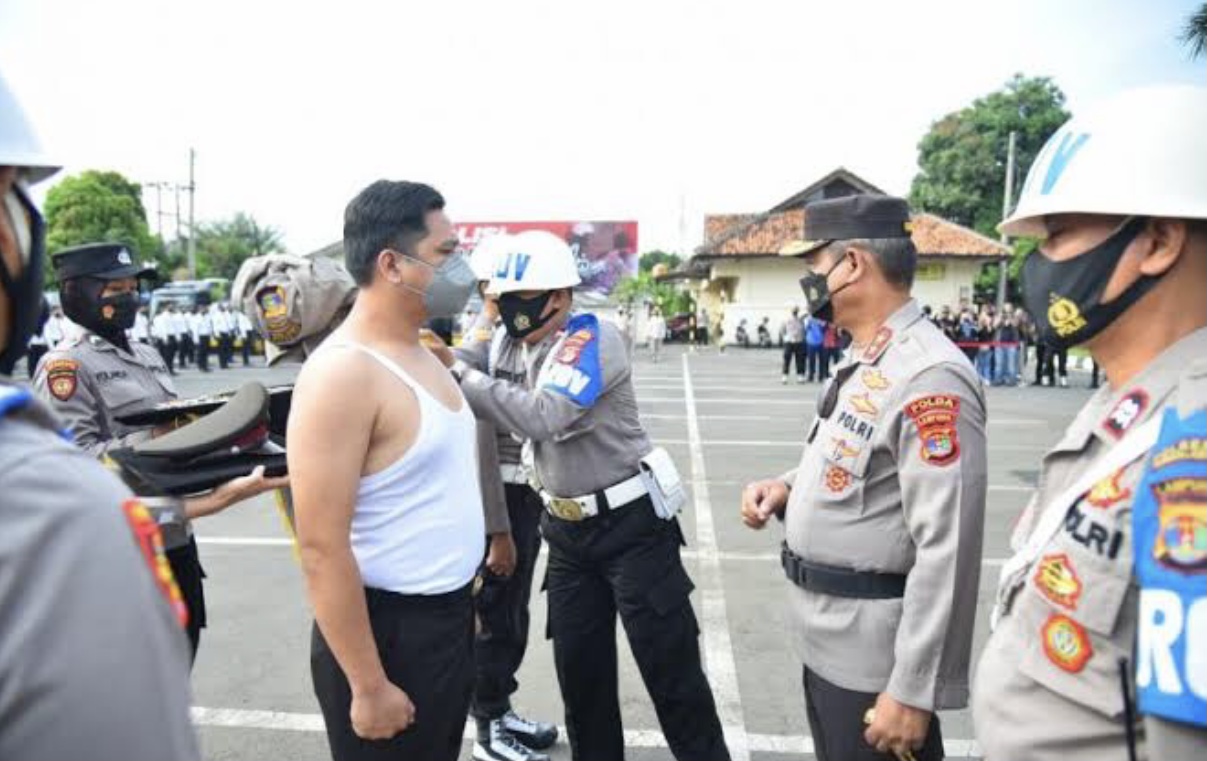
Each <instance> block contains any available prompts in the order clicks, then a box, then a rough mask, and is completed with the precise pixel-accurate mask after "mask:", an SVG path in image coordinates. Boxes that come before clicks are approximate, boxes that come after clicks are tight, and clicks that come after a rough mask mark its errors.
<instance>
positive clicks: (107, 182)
mask: <svg viewBox="0 0 1207 761" xmlns="http://www.w3.org/2000/svg"><path fill="white" fill-rule="evenodd" d="M45 211H46V247H47V250H48V252H49V253H51V254H53V253H55V252H56V251H60V250H62V249H64V248H69V247H71V246H78V245H81V244H84V243H101V242H111V243H122V244H125V245H126V246H128V247H129V248H130V249H131V250H132V251H133V252H134V255H135V256H136V257H137V258H138V259H139V260H140V261H144V262H148V263H152V264H155V265H157V266H159V265H161V264H162V261H161V259H162V256H163V253H164V245H163V241H161V240H160V239H159V238H158V237H156V236H154V235H152V234H151V231H150V229H149V228H148V227H147V217H146V211H145V210H144V209H143V204H142V188H141V186H139V185H138V184H137V183H134V182H131V181H129V180H127V179H126V178H125V177H123V176H122V175H120V174H118V173H117V172H100V171H96V170H89V171H86V172H82V173H80V174H78V175H74V176H71V177H66V178H64V179H63V180H62V181H61V182H59V183H58V184H57V185H55V186H54V187H53V188H51V189H50V192H48V193H47V194H46V205H45ZM54 284H55V278H54V272H53V271H52V269H51V268H47V276H46V285H47V287H53V286H54Z"/></svg>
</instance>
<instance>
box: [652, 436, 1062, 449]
mask: <svg viewBox="0 0 1207 761" xmlns="http://www.w3.org/2000/svg"><path fill="white" fill-rule="evenodd" d="M654 443H655V444H664V445H665V444H678V445H683V444H687V445H688V446H691V439H690V438H688V439H654ZM700 444H701V446H706V447H787V448H790V449H800V448H801V447H803V446H804V438H803V437H802V438H801V439H776V440H760V439H708V440H707V441H701V442H700ZM1051 448H1052V447H1051V445H1049V444H998V445H995V446H994V447H992V449H993V451H995V452H1046V451H1048V450H1049V449H1051Z"/></svg>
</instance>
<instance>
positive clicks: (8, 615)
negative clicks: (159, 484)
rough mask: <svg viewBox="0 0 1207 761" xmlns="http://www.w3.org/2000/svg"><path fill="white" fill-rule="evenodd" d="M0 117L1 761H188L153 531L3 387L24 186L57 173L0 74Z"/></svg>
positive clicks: (33, 258) (27, 286)
mask: <svg viewBox="0 0 1207 761" xmlns="http://www.w3.org/2000/svg"><path fill="white" fill-rule="evenodd" d="M0 113H3V114H4V119H3V122H2V123H0V494H3V495H4V498H3V505H0V758H13V759H17V758H23V759H37V758H46V759H49V758H90V759H98V761H110V760H112V761H120V760H124V759H133V758H172V759H199V758H200V757H201V755H200V752H199V750H198V747H197V740H196V737H195V735H194V734H193V729H192V726H191V724H190V721H189V689H188V651H187V649H186V644H185V639H184V637H183V636H182V633H181V627H180V623H179V620H178V619H177V616H176V615H175V613H177V612H182V611H181V610H180V609H179V608H178V609H177V610H176V611H174V610H173V607H172V604H171V602H170V599H169V597H170V596H171V594H172V588H173V585H172V584H171V574H167V575H166V577H163V576H159V575H158V574H157V573H156V572H155V571H154V570H153V569H152V568H148V564H151V565H154V563H155V560H156V558H157V554H156V551H157V546H156V541H158V530H157V528H156V526H155V524H154V523H151V522H147V521H144V520H143V518H144V517H145V512H140V511H141V510H142V508H141V506H140V505H139V504H138V503H137V501H136V500H134V498H133V495H131V494H130V492H129V491H128V490H127V489H126V488H124V487H123V486H122V484H121V483H120V482H119V481H118V480H117V479H116V478H114V477H113V476H112V474H110V473H108V472H106V471H105V469H104V468H102V467H101V466H100V465H99V464H98V463H97V462H96V461H95V460H93V459H92V458H90V457H88V456H87V455H85V454H84V453H82V452H80V451H79V450H78V449H76V448H75V447H72V446H71V445H70V444H68V443H67V442H65V441H63V439H62V437H61V435H60V433H59V431H60V426H61V424H60V422H59V421H58V420H57V419H56V418H55V417H54V416H53V414H52V413H51V412H50V410H49V409H47V407H46V406H45V405H44V404H42V403H40V402H39V401H37V400H36V399H35V398H34V397H33V395H32V394H31V393H30V392H29V391H28V390H27V389H25V388H22V387H20V386H16V385H14V384H12V382H11V381H10V380H9V375H10V374H11V373H12V371H13V368H14V367H15V366H16V364H17V361H18V360H19V359H20V358H21V356H22V354H23V353H24V351H25V346H26V342H27V341H28V340H29V337H30V336H31V335H32V334H33V332H34V330H36V328H37V319H38V315H39V312H40V311H41V308H42V275H43V270H44V259H43V257H44V248H43V246H44V235H43V232H44V230H43V223H42V218H41V215H40V214H39V213H38V210H37V208H36V207H35V206H34V205H33V203H32V201H31V200H30V197H29V192H28V183H29V182H36V181H38V180H41V179H44V178H46V177H48V176H50V175H51V174H53V173H54V172H55V171H57V169H58V167H56V166H53V165H50V164H49V162H47V161H46V160H45V159H44V157H43V156H42V154H41V150H40V147H39V146H38V145H37V143H36V141H35V140H34V139H33V134H32V132H31V131H30V130H29V127H28V125H27V124H26V122H25V119H24V117H23V113H22V111H21V109H20V106H19V105H18V104H17V102H16V100H15V99H14V98H13V97H12V95H11V93H10V92H9V89H8V86H7V84H6V83H5V81H4V80H3V78H0ZM144 553H146V554H145V555H144Z"/></svg>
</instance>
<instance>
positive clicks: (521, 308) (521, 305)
mask: <svg viewBox="0 0 1207 761" xmlns="http://www.w3.org/2000/svg"><path fill="white" fill-rule="evenodd" d="M551 298H553V291H545V292H544V293H542V294H541V295H539V296H533V297H532V298H530V299H525V298H521V297H520V296H519V294H515V293H504V294H503V295H502V296H500V297H499V316H501V317H502V318H503V328H504V329H505V330H506V331H507V335H509V336H511V337H512V338H523V337H524V336H527V335H531V334H532V333H533V332H535V331H537V330H540V329H541V328H542V327H544V326H545V325H546V324H547V323H548V322H549V321H550V320H552V319H553V317H554V315H556V314H557V311H556V310H554V311H553V312H550V313H549V314H547V315H544V316H542V314H543V313H544V311H545V307H547V306H549V299H551Z"/></svg>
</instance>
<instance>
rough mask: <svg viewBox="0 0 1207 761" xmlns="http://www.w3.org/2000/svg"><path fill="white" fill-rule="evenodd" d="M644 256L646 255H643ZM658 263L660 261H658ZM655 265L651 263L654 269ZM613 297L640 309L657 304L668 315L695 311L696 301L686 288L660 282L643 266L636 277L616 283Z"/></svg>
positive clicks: (621, 302)
mask: <svg viewBox="0 0 1207 761" xmlns="http://www.w3.org/2000/svg"><path fill="white" fill-rule="evenodd" d="M643 258H644V257H643ZM656 263H658V262H656ZM653 266H654V265H652V264H651V265H650V268H651V269H652V268H653ZM612 298H613V299H614V300H615V301H616V302H617V303H619V304H622V305H624V306H626V307H629V308H632V309H639V308H642V307H644V306H645V305H647V304H656V305H657V306H658V307H660V308H661V309H662V313H663V314H665V315H667V316H668V317H669V316H670V315H674V314H680V313H682V312H693V311H695V302H694V301H693V300H692V297H691V294H690V293H688V292H687V291H686V290H684V289H682V288H679V287H677V286H675V285H672V284H670V283H659V282H657V281H655V280H654V275H653V273H651V272H650V271H649V270H647V269H644V268H642V270H641V272H639V273H637V275H636V276H635V277H626V278H624V279H623V280H621V281H620V282H619V283H617V284H616V288H615V289H614V290H613V291H612Z"/></svg>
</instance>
